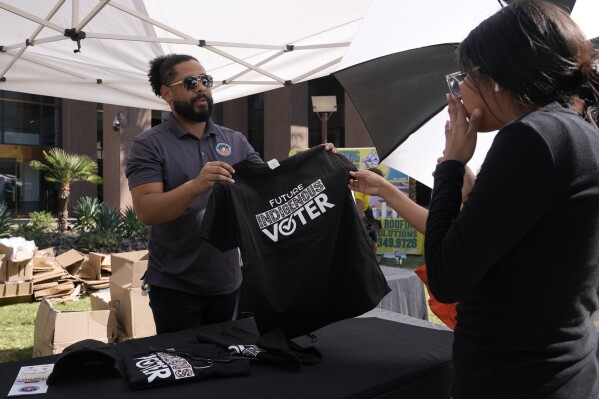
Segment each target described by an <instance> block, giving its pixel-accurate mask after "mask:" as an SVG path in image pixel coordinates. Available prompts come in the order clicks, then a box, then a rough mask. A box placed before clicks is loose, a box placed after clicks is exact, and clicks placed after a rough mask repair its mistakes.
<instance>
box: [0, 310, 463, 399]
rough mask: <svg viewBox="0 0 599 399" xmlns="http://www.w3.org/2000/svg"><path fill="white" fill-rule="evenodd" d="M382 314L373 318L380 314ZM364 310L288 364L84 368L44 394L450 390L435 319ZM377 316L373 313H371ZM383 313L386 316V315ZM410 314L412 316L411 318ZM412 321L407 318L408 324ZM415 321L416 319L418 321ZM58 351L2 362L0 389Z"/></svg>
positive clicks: (243, 323) (341, 394) (305, 340)
mask: <svg viewBox="0 0 599 399" xmlns="http://www.w3.org/2000/svg"><path fill="white" fill-rule="evenodd" d="M379 315H380V316H381V317H378V316H379ZM365 316H366V317H360V318H353V319H347V320H342V321H339V322H337V323H333V324H331V325H329V326H326V327H324V328H322V329H320V330H317V331H315V336H316V337H317V340H316V341H315V342H312V338H310V337H308V336H302V337H299V338H296V339H295V341H296V342H297V343H298V344H300V345H302V346H314V347H316V348H317V349H318V350H319V351H320V352H321V354H322V356H323V358H322V361H321V362H320V363H318V364H315V365H310V366H304V367H303V368H302V370H300V371H289V370H284V369H279V368H276V367H274V366H272V365H266V364H261V363H258V362H253V363H252V365H251V372H250V374H249V375H247V376H243V377H231V378H222V379H209V380H204V381H198V382H191V383H185V384H180V385H172V386H166V387H158V388H152V389H143V390H138V391H133V390H131V389H130V387H129V385H128V382H127V380H126V378H98V377H97V376H94V375H84V376H83V377H81V376H79V377H77V378H70V379H66V380H63V381H61V383H59V384H57V385H52V386H50V387H49V390H48V393H47V394H45V395H43V397H44V398H48V399H51V398H67V399H69V398H73V399H81V398H86V399H95V398H109V397H110V398H144V399H149V398H164V397H172V398H186V397H207V398H210V397H214V398H215V397H219V398H233V397H238V396H239V397H244V398H285V399H293V398H319V399H322V398H348V397H351V398H383V397H384V398H389V397H401V398H418V399H426V398H439V399H441V398H443V399H447V398H449V397H450V387H451V382H452V378H453V367H452V363H451V345H452V341H453V333H452V332H451V331H448V330H447V329H444V328H443V327H440V326H434V325H432V323H428V322H425V321H423V320H416V319H413V318H411V317H408V316H405V315H399V314H395V313H392V312H385V311H383V310H380V309H375V310H374V311H372V312H369V313H367V314H366V315H365ZM369 316H377V317H369ZM385 318H387V319H385ZM412 320H414V322H412ZM412 323H413V324H412ZM418 324H419V325H418ZM223 325H226V326H231V325H233V326H238V327H242V328H244V329H247V328H248V327H252V325H253V326H254V328H255V324H254V321H253V319H251V318H247V319H241V320H237V321H233V322H230V323H223ZM201 328H202V327H198V328H194V329H188V330H184V331H181V332H177V333H172V334H163V335H160V336H157V337H148V338H142V339H138V340H129V341H125V342H122V343H119V344H117V346H116V349H117V353H118V352H119V347H120V346H121V345H139V344H147V345H152V342H153V341H154V342H156V340H160V341H161V343H163V342H164V339H165V338H171V339H173V340H174V341H175V342H179V343H183V342H196V341H195V337H196V334H197V333H198V331H199V330H201ZM57 359H58V355H55V356H48V357H41V358H33V359H28V360H24V361H19V362H10V363H3V364H0V395H6V394H7V393H8V391H9V390H10V387H11V385H12V384H13V382H14V380H15V377H16V376H17V373H18V371H19V368H20V367H21V366H24V365H36V364H47V363H53V362H55V361H56V360H57Z"/></svg>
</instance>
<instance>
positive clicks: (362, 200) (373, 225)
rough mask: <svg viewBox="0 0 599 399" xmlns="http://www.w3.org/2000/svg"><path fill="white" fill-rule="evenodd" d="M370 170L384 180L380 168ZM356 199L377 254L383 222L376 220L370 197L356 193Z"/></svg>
mask: <svg viewBox="0 0 599 399" xmlns="http://www.w3.org/2000/svg"><path fill="white" fill-rule="evenodd" d="M368 170H369V171H371V172H373V173H376V174H377V175H379V176H381V177H383V179H384V176H383V171H382V170H380V169H379V168H376V167H370V168H368ZM354 199H355V200H356V208H357V209H358V213H359V214H360V217H362V221H363V222H364V227H366V231H367V232H368V237H370V240H371V243H372V249H373V251H374V252H375V253H376V248H377V241H378V232H379V230H380V229H381V221H380V220H378V219H375V217H374V213H373V212H372V207H371V206H370V195H368V194H365V193H362V192H359V191H356V192H355V193H354Z"/></svg>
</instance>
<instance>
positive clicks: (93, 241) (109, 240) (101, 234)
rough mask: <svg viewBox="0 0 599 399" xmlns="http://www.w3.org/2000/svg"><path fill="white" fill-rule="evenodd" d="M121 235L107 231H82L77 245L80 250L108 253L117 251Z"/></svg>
mask: <svg viewBox="0 0 599 399" xmlns="http://www.w3.org/2000/svg"><path fill="white" fill-rule="evenodd" d="M120 244H121V237H120V236H119V235H117V234H114V233H111V232H108V231H101V230H98V231H84V232H82V233H81V235H80V236H79V240H78V246H79V248H80V249H82V250H86V251H91V252H99V253H102V254H110V253H113V252H119V248H120Z"/></svg>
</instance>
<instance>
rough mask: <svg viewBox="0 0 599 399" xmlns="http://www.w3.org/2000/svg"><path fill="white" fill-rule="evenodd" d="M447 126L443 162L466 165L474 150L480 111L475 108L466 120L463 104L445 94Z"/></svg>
mask: <svg viewBox="0 0 599 399" xmlns="http://www.w3.org/2000/svg"><path fill="white" fill-rule="evenodd" d="M447 106H448V112H449V125H446V129H445V151H443V159H444V160H455V161H459V162H462V163H463V164H467V163H468V161H470V159H471V158H472V155H474V150H475V149H476V136H477V133H478V127H479V126H480V120H481V116H482V111H481V109H480V108H476V109H475V110H474V111H472V114H471V115H470V120H468V118H467V113H466V109H465V108H464V104H462V102H461V101H460V99H459V98H457V97H454V96H452V95H451V94H447Z"/></svg>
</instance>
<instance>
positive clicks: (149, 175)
mask: <svg viewBox="0 0 599 399" xmlns="http://www.w3.org/2000/svg"><path fill="white" fill-rule="evenodd" d="M244 159H248V160H250V161H254V162H263V161H262V159H261V158H260V155H259V154H258V153H257V152H256V151H254V149H253V148H252V146H251V145H250V144H249V143H248V141H247V140H246V138H245V137H244V136H243V134H241V133H239V132H236V131H234V130H231V129H228V128H225V127H222V126H218V125H216V124H214V123H213V122H212V121H211V120H210V121H208V123H207V125H206V133H205V134H204V136H203V137H202V138H201V139H198V138H197V137H196V136H194V135H192V134H191V133H189V132H187V131H186V130H185V129H184V128H183V127H182V126H181V125H180V124H179V123H178V122H177V120H176V119H175V118H174V117H172V116H171V118H170V120H169V121H167V122H164V123H162V124H160V125H158V126H155V127H153V128H152V129H150V130H147V131H145V132H143V133H141V134H139V135H138V136H136V137H135V138H134V139H133V143H132V145H131V149H130V151H129V154H128V156H127V163H126V169H125V174H126V176H127V179H128V181H129V188H130V189H131V188H133V187H135V186H138V185H140V184H145V183H157V182H162V183H163V185H164V191H169V190H172V189H174V188H176V187H179V186H180V185H182V184H184V183H186V182H188V181H190V180H192V179H194V178H196V177H197V176H198V174H199V173H200V170H201V169H202V167H203V166H204V165H205V164H206V162H210V161H223V162H226V163H228V164H231V165H233V164H235V163H237V162H239V161H242V160H244ZM209 196H210V193H205V194H202V195H200V196H199V197H198V198H196V199H195V200H194V201H193V202H192V203H191V204H190V205H189V207H188V208H187V209H186V210H185V211H184V212H183V214H182V215H181V216H179V217H178V218H177V219H175V220H173V221H171V222H168V223H164V224H157V225H153V226H151V227H150V242H149V251H150V261H149V267H148V272H147V273H146V277H145V281H146V282H147V283H149V284H150V285H157V286H161V287H166V288H171V289H177V290H181V291H185V292H189V293H195V294H202V295H221V294H227V293H230V292H233V291H235V290H236V289H237V288H239V286H240V284H241V271H240V266H239V252H238V250H237V249H234V250H230V251H226V252H221V251H220V250H218V249H216V248H215V247H214V246H212V245H211V244H209V243H208V242H206V241H204V240H203V239H202V238H200V234H199V231H200V224H201V222H202V218H203V216H204V212H205V210H206V204H207V203H208V198H209Z"/></svg>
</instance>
